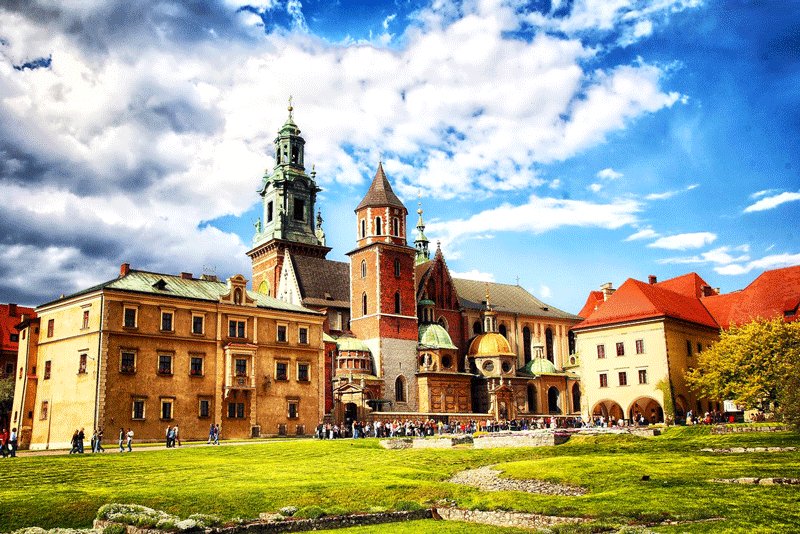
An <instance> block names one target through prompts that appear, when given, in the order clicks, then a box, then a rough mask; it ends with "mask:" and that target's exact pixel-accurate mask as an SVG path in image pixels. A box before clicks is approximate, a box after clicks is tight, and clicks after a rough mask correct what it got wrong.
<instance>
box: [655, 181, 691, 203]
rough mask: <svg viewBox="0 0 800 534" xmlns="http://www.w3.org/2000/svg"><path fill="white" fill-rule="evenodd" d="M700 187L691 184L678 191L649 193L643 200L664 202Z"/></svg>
mask: <svg viewBox="0 0 800 534" xmlns="http://www.w3.org/2000/svg"><path fill="white" fill-rule="evenodd" d="M698 187H700V184H691V185H689V186H686V187H685V188H683V189H679V190H677V191H665V192H663V193H650V194H649V195H647V196H645V197H644V198H645V200H666V199H668V198H672V197H674V196H675V195H679V194H681V193H686V192H687V191H691V190H692V189H697V188H698Z"/></svg>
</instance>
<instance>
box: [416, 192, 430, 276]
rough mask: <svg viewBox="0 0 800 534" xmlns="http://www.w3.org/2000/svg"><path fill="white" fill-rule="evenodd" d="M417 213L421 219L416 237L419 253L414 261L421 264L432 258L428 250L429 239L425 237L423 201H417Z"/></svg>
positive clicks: (418, 221) (418, 222)
mask: <svg viewBox="0 0 800 534" xmlns="http://www.w3.org/2000/svg"><path fill="white" fill-rule="evenodd" d="M417 214H419V219H418V220H417V237H416V239H414V247H416V249H417V254H416V258H415V260H414V261H415V263H416V264H417V265H419V264H420V263H425V262H426V261H428V260H430V259H431V255H430V252H428V243H429V241H428V238H427V237H425V222H424V221H423V220H422V202H417Z"/></svg>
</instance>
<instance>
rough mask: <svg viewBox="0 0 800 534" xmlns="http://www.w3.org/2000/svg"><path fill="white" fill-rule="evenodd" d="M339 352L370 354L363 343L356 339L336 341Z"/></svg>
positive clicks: (342, 338) (347, 338)
mask: <svg viewBox="0 0 800 534" xmlns="http://www.w3.org/2000/svg"><path fill="white" fill-rule="evenodd" d="M336 346H337V347H338V349H339V352H369V347H367V346H366V345H365V344H364V342H363V341H361V340H360V339H358V338H355V337H340V338H339V339H337V340H336Z"/></svg>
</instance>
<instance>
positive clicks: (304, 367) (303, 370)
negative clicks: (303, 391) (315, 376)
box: [297, 363, 311, 382]
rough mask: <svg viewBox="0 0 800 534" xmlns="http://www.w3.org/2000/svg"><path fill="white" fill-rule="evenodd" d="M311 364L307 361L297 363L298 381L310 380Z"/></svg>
mask: <svg viewBox="0 0 800 534" xmlns="http://www.w3.org/2000/svg"><path fill="white" fill-rule="evenodd" d="M310 367H311V366H310V365H309V364H307V363H298V364H297V381H298V382H308V381H309V374H310V373H309V369H310Z"/></svg>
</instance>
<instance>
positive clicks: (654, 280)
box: [647, 274, 658, 285]
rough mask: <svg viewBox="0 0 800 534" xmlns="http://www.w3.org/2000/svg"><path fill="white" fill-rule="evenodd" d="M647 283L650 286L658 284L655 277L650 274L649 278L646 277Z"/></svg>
mask: <svg viewBox="0 0 800 534" xmlns="http://www.w3.org/2000/svg"><path fill="white" fill-rule="evenodd" d="M647 282H648V283H649V284H650V285H653V284H655V283H656V282H658V278H656V275H654V274H651V275H650V276H648V277H647Z"/></svg>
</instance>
